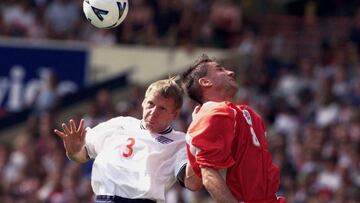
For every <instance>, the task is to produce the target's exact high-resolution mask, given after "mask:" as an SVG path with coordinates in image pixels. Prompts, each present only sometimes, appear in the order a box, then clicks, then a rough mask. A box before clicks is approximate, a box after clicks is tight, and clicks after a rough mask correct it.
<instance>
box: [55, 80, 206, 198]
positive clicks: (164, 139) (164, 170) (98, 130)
mask: <svg viewBox="0 0 360 203" xmlns="http://www.w3.org/2000/svg"><path fill="white" fill-rule="evenodd" d="M181 105H182V90H181V88H180V87H179V86H178V85H177V84H176V83H175V82H174V80H173V79H168V80H160V81H157V82H155V83H153V84H151V85H150V86H149V88H148V89H147V91H146V94H145V99H144V101H143V103H142V108H143V118H142V119H141V120H138V119H136V118H133V117H116V118H113V119H111V120H109V121H106V122H103V123H101V124H99V125H98V126H96V127H94V128H93V129H90V128H87V129H86V130H85V127H84V120H81V121H80V124H79V126H77V125H76V122H75V121H74V120H73V119H71V120H70V124H69V126H67V125H66V124H65V123H63V124H62V128H63V130H62V131H60V130H57V129H55V133H56V134H57V135H59V136H60V137H61V138H62V140H63V143H64V147H65V150H66V153H67V156H68V157H69V159H71V160H73V161H76V162H80V163H84V162H86V161H88V160H89V159H94V164H93V169H92V175H91V186H92V188H93V191H94V193H95V194H96V199H95V203H105V202H107V203H126V202H139V203H146V202H158V203H159V202H165V193H166V191H167V190H168V189H169V188H170V187H171V186H172V185H173V184H174V183H175V181H176V179H177V180H178V181H179V182H180V183H181V184H182V185H185V186H186V187H187V188H189V189H190V190H197V189H199V187H201V185H199V184H196V183H195V182H194V183H193V182H192V178H193V176H192V175H193V171H192V169H191V167H186V163H187V155H186V148H185V146H186V145H185V134H184V133H183V132H178V131H175V130H173V129H172V128H171V126H170V124H171V122H172V121H173V120H174V119H175V118H176V117H177V116H178V114H179V111H180V108H181ZM185 168H186V176H185Z"/></svg>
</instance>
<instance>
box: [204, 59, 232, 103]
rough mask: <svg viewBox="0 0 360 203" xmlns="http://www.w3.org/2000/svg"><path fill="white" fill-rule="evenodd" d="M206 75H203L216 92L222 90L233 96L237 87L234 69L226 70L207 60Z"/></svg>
mask: <svg viewBox="0 0 360 203" xmlns="http://www.w3.org/2000/svg"><path fill="white" fill-rule="evenodd" d="M208 65H209V66H208V67H209V68H208V70H207V75H206V76H205V77H204V78H206V79H208V80H209V84H210V86H211V87H212V88H214V89H215V90H217V91H216V92H219V93H220V92H222V93H225V94H228V95H229V96H231V97H233V96H234V95H235V93H236V91H237V89H238V85H237V83H236V79H235V73H234V71H231V70H228V69H226V68H224V67H223V66H221V65H220V64H218V63H216V62H209V64H208Z"/></svg>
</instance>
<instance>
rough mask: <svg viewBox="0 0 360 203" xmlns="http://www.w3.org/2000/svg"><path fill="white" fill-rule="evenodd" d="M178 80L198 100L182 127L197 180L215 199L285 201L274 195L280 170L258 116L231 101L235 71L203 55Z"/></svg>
mask: <svg viewBox="0 0 360 203" xmlns="http://www.w3.org/2000/svg"><path fill="white" fill-rule="evenodd" d="M182 80H183V86H184V89H185V91H186V93H187V94H188V96H189V97H190V98H192V99H193V100H195V101H197V102H198V103H200V105H199V106H197V107H196V108H195V110H194V112H193V121H192V123H191V124H190V126H189V129H188V132H187V147H188V157H189V161H190V164H191V166H192V167H193V169H194V172H195V174H194V175H196V176H197V177H199V178H198V184H201V183H202V184H203V185H204V186H205V188H206V189H207V190H208V192H209V193H210V194H211V196H212V197H213V199H214V200H215V201H216V202H224V203H225V202H226V203H232V202H246V203H273V202H274V203H275V202H284V199H282V200H278V198H277V196H276V194H275V193H276V192H277V190H278V187H279V182H280V173H279V168H278V167H277V166H275V165H274V164H273V163H272V159H271V154H270V153H269V151H268V145H267V141H266V129H265V126H264V122H263V120H262V118H261V117H260V116H259V115H258V114H257V113H256V112H255V111H253V110H252V109H251V108H250V107H248V106H246V105H236V104H233V103H232V100H233V98H234V96H235V94H236V92H237V90H238V85H237V84H236V80H235V74H234V72H233V71H230V70H227V69H225V68H224V67H223V66H221V65H220V64H218V63H217V62H215V61H213V60H211V59H209V58H208V57H207V56H206V55H203V56H202V58H201V59H200V60H199V61H198V62H197V63H196V64H195V65H193V66H192V67H190V68H189V69H188V70H187V71H186V72H184V73H183V75H182ZM191 175H192V174H190V173H187V176H191ZM196 176H195V177H196Z"/></svg>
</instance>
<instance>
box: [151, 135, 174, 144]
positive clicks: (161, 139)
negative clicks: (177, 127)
mask: <svg viewBox="0 0 360 203" xmlns="http://www.w3.org/2000/svg"><path fill="white" fill-rule="evenodd" d="M155 140H156V141H158V142H160V143H161V144H169V143H172V142H174V140H172V139H170V138H167V137H165V136H162V135H160V136H159V137H156V138H155Z"/></svg>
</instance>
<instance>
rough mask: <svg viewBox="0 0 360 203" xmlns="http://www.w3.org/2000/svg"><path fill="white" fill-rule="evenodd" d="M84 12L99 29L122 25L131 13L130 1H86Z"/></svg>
mask: <svg viewBox="0 0 360 203" xmlns="http://www.w3.org/2000/svg"><path fill="white" fill-rule="evenodd" d="M83 11H84V14H85V16H86V18H87V19H88V21H90V23H91V24H93V25H94V26H95V27H98V28H107V29H110V28H114V27H116V26H118V25H120V23H121V22H123V21H124V20H125V18H126V15H127V13H128V11H129V2H128V0H84V2H83Z"/></svg>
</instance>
